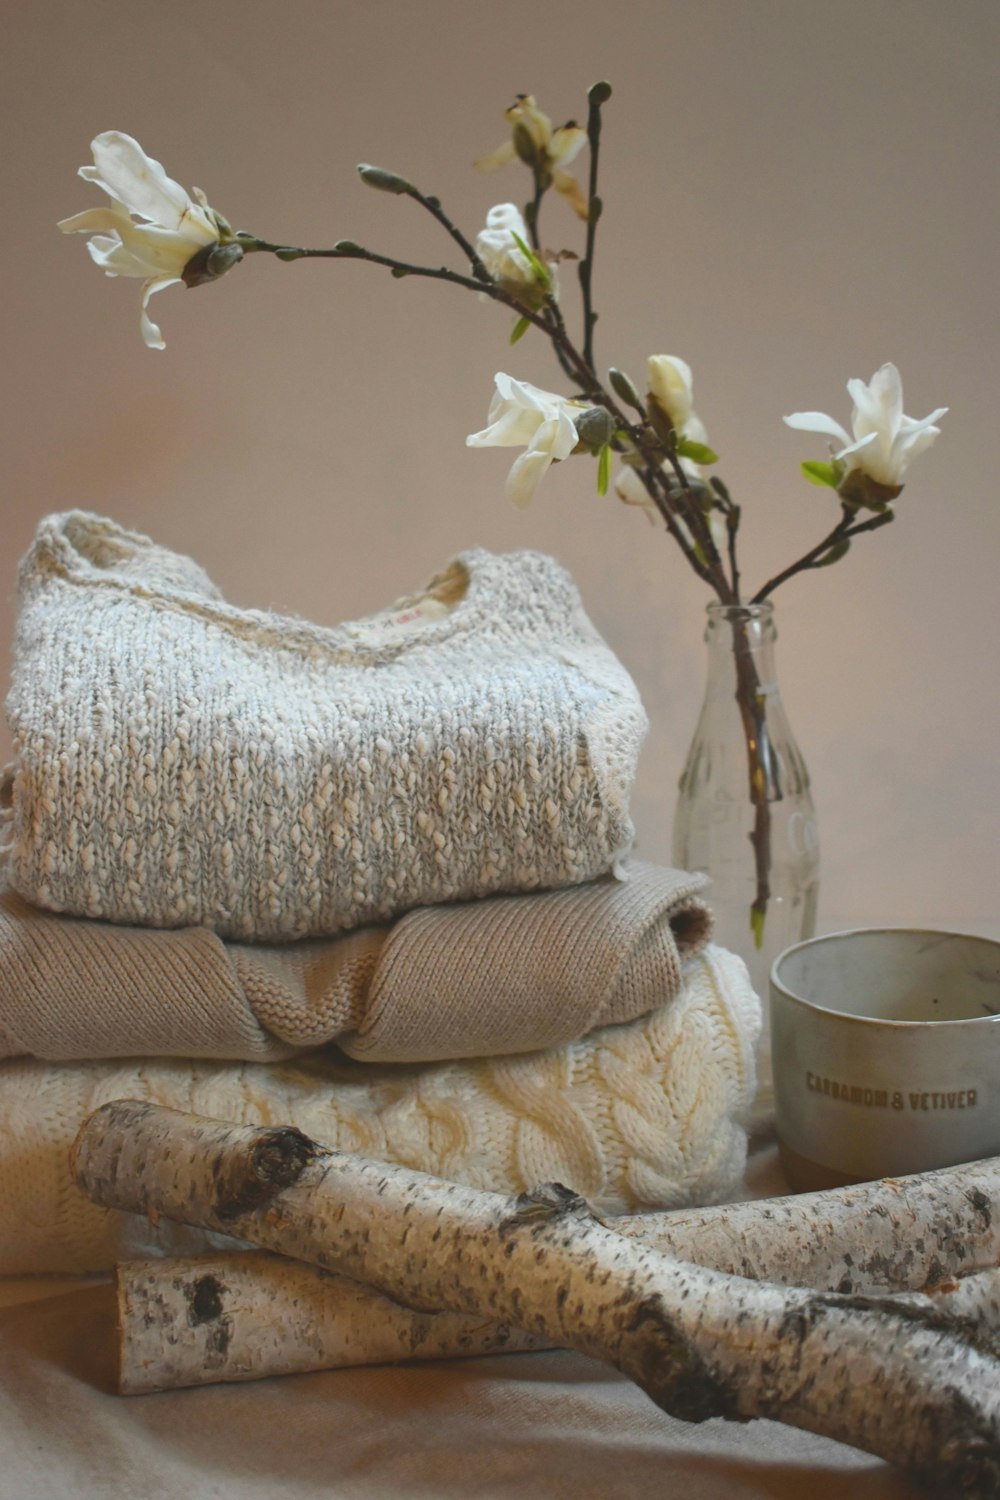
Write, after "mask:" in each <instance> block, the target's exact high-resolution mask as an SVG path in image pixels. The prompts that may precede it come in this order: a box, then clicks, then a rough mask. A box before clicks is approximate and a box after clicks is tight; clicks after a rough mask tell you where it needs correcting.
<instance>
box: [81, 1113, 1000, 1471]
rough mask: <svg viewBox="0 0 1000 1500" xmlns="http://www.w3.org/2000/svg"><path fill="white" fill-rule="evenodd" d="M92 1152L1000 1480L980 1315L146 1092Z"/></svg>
mask: <svg viewBox="0 0 1000 1500" xmlns="http://www.w3.org/2000/svg"><path fill="white" fill-rule="evenodd" d="M71 1164H72V1167H73V1170H74V1173H75V1176H76V1179H77V1181H78V1183H79V1184H80V1185H81V1187H83V1188H84V1190H85V1191H87V1192H88V1193H90V1195H91V1196H92V1197H93V1198H95V1199H96V1200H97V1201H98V1202H100V1203H103V1204H104V1205H106V1206H108V1207H115V1208H121V1209H128V1210H132V1211H137V1212H147V1213H148V1212H149V1211H151V1210H152V1211H154V1212H158V1213H163V1214H165V1215H167V1216H168V1217H171V1218H178V1219H180V1220H182V1221H184V1222H187V1223H196V1224H200V1225H201V1226H202V1227H205V1228H211V1229H215V1230H222V1231H223V1232H228V1233H231V1234H235V1235H238V1236H239V1237H241V1238H243V1239H247V1240H250V1241H251V1242H253V1243H256V1244H260V1245H262V1246H264V1247H267V1248H275V1249H279V1250H280V1251H281V1252H282V1253H283V1254H287V1255H290V1256H292V1257H294V1258H295V1259H298V1260H306V1261H311V1262H312V1263H314V1264H317V1265H320V1266H322V1267H323V1268H324V1269H327V1270H332V1271H335V1272H337V1273H338V1274H341V1275H346V1276H349V1277H352V1278H353V1279H355V1280H358V1281H363V1282H366V1283H368V1284H369V1285H371V1286H374V1287H375V1288H376V1289H377V1290H380V1291H382V1292H383V1293H385V1294H386V1295H388V1296H391V1297H393V1298H395V1299H396V1300H398V1301H403V1302H405V1303H407V1304H409V1305H410V1306H411V1307H414V1308H416V1309H418V1310H428V1309H437V1308H441V1309H444V1310H446V1311H454V1312H465V1313H469V1314H473V1315H478V1316H482V1317H483V1318H490V1319H493V1320H496V1321H499V1322H509V1323H512V1324H514V1325H516V1326H518V1327H520V1328H523V1329H524V1330H525V1331H527V1332H528V1333H531V1334H534V1335H538V1336H540V1337H542V1338H545V1339H549V1340H552V1341H554V1342H557V1343H560V1344H565V1345H567V1346H568V1347H571V1348H574V1349H577V1350H579V1351H580V1352H582V1353H585V1354H589V1355H593V1356H596V1357H598V1358H603V1359H605V1360H607V1361H609V1362H610V1363H611V1364H613V1365H614V1366H616V1367H617V1368H618V1369H619V1370H621V1371H622V1372H623V1373H624V1374H626V1375H627V1376H629V1377H630V1378H631V1379H633V1380H634V1381H635V1382H636V1383H637V1384H638V1385H639V1386H640V1388H641V1389H643V1390H644V1391H645V1392H646V1393H647V1394H648V1395H649V1396H650V1397H651V1399H652V1400H653V1401H654V1402H656V1404H657V1405H659V1406H661V1407H662V1408H663V1409H664V1410H665V1411H667V1412H668V1413H670V1414H671V1415H673V1416H675V1417H678V1418H681V1419H684V1420H688V1421H703V1420H706V1419H707V1418H709V1417H714V1416H722V1417H727V1418H730V1419H733V1420H738V1421H746V1420H749V1419H752V1418H756V1417H767V1418H770V1419H772V1420H777V1421H782V1422H785V1423H788V1424H789V1425H792V1426H795V1427H800V1428H804V1429H806V1430H808V1431H813V1432H817V1433H821V1434H824V1435H826V1436H828V1437H832V1438H834V1439H837V1440H839V1441H841V1442H846V1443H849V1444H851V1445H852V1446H854V1447H859V1448H862V1449H865V1450H866V1451H868V1452H871V1453H874V1454H876V1455H877V1456H879V1457H882V1458H885V1459H887V1460H889V1461H890V1462H893V1463H897V1464H901V1465H903V1466H905V1467H906V1468H908V1469H909V1470H910V1471H912V1472H913V1473H914V1474H915V1475H916V1476H917V1477H919V1478H920V1479H921V1480H923V1481H926V1482H928V1483H930V1484H932V1485H934V1486H936V1487H937V1488H936V1492H937V1493H939V1494H941V1495H952V1494H954V1495H958V1494H962V1495H964V1496H967V1497H972V1500H976V1497H980V1500H986V1497H987V1496H992V1495H995V1493H996V1489H997V1486H998V1484H1000V1361H998V1360H997V1359H996V1358H995V1357H994V1355H993V1354H992V1353H991V1352H989V1351H984V1350H981V1349H979V1348H977V1347H975V1343H974V1341H973V1340H971V1339H970V1338H969V1337H968V1335H967V1333H965V1332H964V1331H963V1329H962V1328H961V1326H960V1325H955V1326H952V1325H947V1326H942V1324H941V1320H940V1319H939V1318H936V1317H933V1316H927V1315H924V1314H920V1313H918V1312H916V1311H914V1310H913V1309H909V1308H908V1309H907V1310H906V1311H905V1312H900V1310H898V1309H897V1308H894V1307H893V1306H892V1305H891V1304H889V1302H888V1299H871V1298H858V1297H855V1296H852V1295H851V1294H848V1295H838V1294H836V1293H817V1292H812V1291H807V1290H804V1289H799V1288H787V1287H778V1286H775V1285H773V1284H768V1283H754V1282H748V1281H746V1280H743V1279H741V1278H737V1277H732V1276H725V1275H723V1274H721V1273H719V1272H717V1271H710V1270H705V1269H703V1268H700V1267H696V1266H692V1265H689V1264H686V1263H684V1262H682V1261H678V1260H674V1259H672V1258H670V1257H667V1256H664V1255H663V1254H661V1253H659V1252H657V1251H654V1250H650V1249H647V1248H646V1247H644V1246H640V1245H638V1244H637V1243H636V1242H635V1241H633V1240H628V1239H626V1238H625V1237H624V1236H623V1235H621V1234H619V1233H617V1232H616V1231H615V1230H613V1229H611V1228H609V1227H607V1226H605V1225H604V1224H602V1223H600V1222H599V1221H597V1220H596V1219H594V1218H593V1217H592V1216H591V1215H590V1213H589V1210H588V1209H587V1208H586V1205H585V1204H584V1203H583V1202H582V1200H580V1199H579V1198H576V1197H575V1196H574V1195H572V1194H570V1193H568V1192H566V1190H565V1189H558V1188H552V1189H549V1190H548V1191H547V1192H546V1191H543V1192H539V1193H536V1194H528V1195H522V1196H521V1197H520V1198H517V1199H515V1200H512V1201H508V1200H505V1199H503V1198H501V1197H499V1196H498V1195H496V1194H490V1193H479V1192H475V1191H473V1190H471V1189H468V1188H463V1187H459V1186H457V1185H455V1184H450V1183H443V1182H440V1181H438V1180H437V1179H434V1178H428V1177H424V1176H422V1175H421V1174H419V1173H414V1172H410V1171H408V1170H406V1169H404V1168H400V1167H387V1166H385V1165H384V1164H381V1163H374V1162H368V1161H364V1160H361V1159H359V1158H357V1157H353V1156H349V1155H347V1154H344V1153H340V1152H334V1151H330V1150H327V1149H325V1148H324V1147H322V1146H319V1145H317V1144H316V1143H315V1142H314V1141H311V1140H309V1138H308V1137H306V1136H304V1135H302V1134H301V1132H299V1131H297V1130H294V1129H290V1128H284V1129H276V1130H274V1129H272V1130H266V1129H260V1128H255V1127H247V1126H234V1125H227V1124H224V1123H220V1122H217V1121H210V1120H206V1119H203V1118H201V1117H199V1116H193V1115H184V1114H181V1113H180V1112H177V1111H173V1110H167V1109H164V1108H161V1107H158V1106H155V1105H150V1104H146V1103H139V1102H136V1101H128V1100H125V1101H122V1100H119V1101H116V1102H114V1103H112V1104H108V1105H105V1106H104V1107H103V1108H102V1109H100V1110H98V1111H97V1112H96V1113H95V1114H93V1115H92V1116H91V1117H90V1118H89V1120H87V1121H86V1122H85V1124H84V1125H83V1127H82V1128H81V1131H80V1133H79V1135H78V1137H77V1139H76V1142H75V1143H74V1146H73V1150H72V1153H71ZM876 1393H877V1399H875V1395H876Z"/></svg>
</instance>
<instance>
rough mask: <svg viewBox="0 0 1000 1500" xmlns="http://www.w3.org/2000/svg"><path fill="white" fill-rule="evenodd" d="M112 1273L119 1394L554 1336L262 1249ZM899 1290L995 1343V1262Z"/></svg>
mask: <svg viewBox="0 0 1000 1500" xmlns="http://www.w3.org/2000/svg"><path fill="white" fill-rule="evenodd" d="M698 1263H699V1264H702V1263H703V1262H700V1261H699V1262H698ZM115 1283H116V1291H117V1305H118V1380H119V1384H118V1389H119V1391H120V1393H121V1394H122V1395H123V1396H141V1395H146V1394H148V1393H149V1392H150V1391H167V1390H175V1389H176V1388H177V1387H179V1386H189V1385H209V1384H211V1383H213V1382H216V1381H238V1380H260V1379H264V1378H266V1377H269V1376H273V1375H301V1374H304V1373H306V1372H307V1371H311V1370H333V1369H345V1368H347V1367H349V1366H355V1365H374V1364H383V1363H391V1362H393V1361H398V1360H435V1359H458V1358H462V1357H466V1356H475V1355H482V1354H517V1353H521V1352H523V1351H525V1350H529V1349H542V1348H550V1347H551V1346H552V1341H551V1340H547V1339H543V1338H540V1337H532V1335H531V1334H527V1333H523V1332H521V1330H519V1329H516V1328H512V1327H511V1326H510V1325H509V1324H506V1323H493V1322H488V1323H484V1321H483V1319H482V1318H475V1317H470V1316H469V1315H468V1314H465V1313H443V1312H438V1313H427V1312H415V1311H414V1310H413V1309H412V1308H409V1307H404V1306H402V1305H401V1304H400V1303H399V1302H394V1301H393V1300H392V1298H391V1297H385V1296H383V1295H382V1294H381V1293H380V1292H376V1291H374V1290H373V1289H372V1288H371V1287H368V1286H363V1285H362V1284H361V1283H360V1282H357V1281H351V1280H349V1279H348V1278H347V1277H346V1276H336V1275H334V1274H333V1273H332V1272H331V1271H323V1270H321V1269H320V1268H319V1267H318V1266H311V1265H307V1264H306V1263H305V1262H304V1261H298V1260H289V1259H288V1257H287V1256H284V1255H269V1254H267V1253H265V1252H262V1251H248V1250H233V1251H228V1252H220V1253H217V1254H211V1253H208V1254H205V1255H198V1256H193V1257H189V1258H187V1259H179V1258H177V1259H175V1258H171V1257H161V1258H160V1259H158V1260H140V1261H125V1262H123V1263H122V1264H120V1265H119V1266H117V1267H116V1270H115ZM903 1295H905V1296H907V1297H908V1298H910V1299H913V1301H912V1304H911V1305H914V1306H918V1307H919V1306H921V1305H923V1306H924V1307H926V1308H928V1309H930V1308H931V1307H936V1308H937V1309H938V1310H939V1311H940V1312H941V1313H942V1314H944V1315H945V1316H947V1317H949V1318H959V1319H962V1320H964V1321H965V1322H966V1323H967V1324H968V1325H969V1328H970V1330H975V1333H976V1335H977V1336H978V1338H979V1339H980V1341H985V1340H987V1339H991V1338H992V1339H993V1340H995V1341H997V1342H998V1344H1000V1271H997V1270H992V1271H978V1272H974V1273H973V1274H972V1275H970V1276H967V1277H965V1278H964V1279H963V1280H961V1281H951V1282H946V1283H944V1284H943V1285H941V1286H939V1287H936V1288H935V1289H934V1291H933V1292H932V1293H923V1292H910V1293H905V1294H903ZM918 1299H922V1302H921V1301H920V1300H918Z"/></svg>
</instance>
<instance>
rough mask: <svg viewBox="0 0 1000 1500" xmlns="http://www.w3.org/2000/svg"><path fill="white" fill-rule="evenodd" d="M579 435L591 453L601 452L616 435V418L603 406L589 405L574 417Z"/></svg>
mask: <svg viewBox="0 0 1000 1500" xmlns="http://www.w3.org/2000/svg"><path fill="white" fill-rule="evenodd" d="M574 425H575V426H576V431H577V436H578V437H579V439H580V441H581V443H583V444H584V446H585V447H586V448H589V450H590V452H591V453H600V451H601V449H602V448H604V447H606V446H607V444H608V443H610V441H611V439H612V438H613V437H614V435H615V419H614V417H613V416H612V415H611V413H610V412H609V411H608V410H607V409H606V408H605V407H603V406H588V408H587V410H586V411H583V412H581V413H580V415H579V416H578V417H576V418H575V419H574Z"/></svg>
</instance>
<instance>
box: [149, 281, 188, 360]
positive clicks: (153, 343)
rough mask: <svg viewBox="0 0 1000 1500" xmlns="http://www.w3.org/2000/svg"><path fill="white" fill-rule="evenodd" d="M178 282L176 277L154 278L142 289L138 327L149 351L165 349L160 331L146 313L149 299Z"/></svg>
mask: <svg viewBox="0 0 1000 1500" xmlns="http://www.w3.org/2000/svg"><path fill="white" fill-rule="evenodd" d="M178 280H179V277H177V276H161V277H154V278H153V279H152V280H150V281H147V282H146V284H145V286H144V287H143V289H142V312H141V314H140V317H139V327H140V329H141V330H142V336H143V338H144V340H145V341H146V345H147V347H148V348H150V349H165V348H166V347H167V346H166V344H165V343H164V342H163V336H162V334H161V333H160V330H159V329H158V328H157V326H156V324H155V323H154V322H153V320H152V319H151V318H150V316H149V314H148V313H147V312H146V308H147V307H148V305H149V299H150V297H152V296H153V294H154V292H162V291H163V290H164V288H165V287H168V286H176V285H177V282H178Z"/></svg>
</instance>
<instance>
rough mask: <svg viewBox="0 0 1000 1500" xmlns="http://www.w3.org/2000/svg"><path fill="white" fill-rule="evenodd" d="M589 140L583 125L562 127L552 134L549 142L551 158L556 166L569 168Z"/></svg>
mask: <svg viewBox="0 0 1000 1500" xmlns="http://www.w3.org/2000/svg"><path fill="white" fill-rule="evenodd" d="M586 139H587V132H586V131H585V130H584V129H583V127H582V126H581V125H561V126H560V127H559V129H558V130H554V131H553V132H552V139H551V140H550V142H549V147H548V151H549V157H550V159H551V161H552V163H553V165H554V166H560V167H566V166H569V164H570V162H571V161H572V160H573V158H574V156H577V155H578V154H579V152H580V150H581V148H582V146H583V143H584V142H585V141H586Z"/></svg>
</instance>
